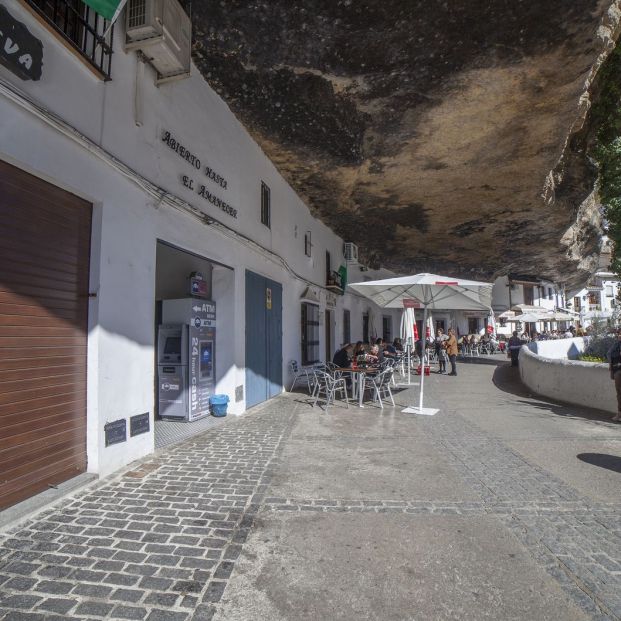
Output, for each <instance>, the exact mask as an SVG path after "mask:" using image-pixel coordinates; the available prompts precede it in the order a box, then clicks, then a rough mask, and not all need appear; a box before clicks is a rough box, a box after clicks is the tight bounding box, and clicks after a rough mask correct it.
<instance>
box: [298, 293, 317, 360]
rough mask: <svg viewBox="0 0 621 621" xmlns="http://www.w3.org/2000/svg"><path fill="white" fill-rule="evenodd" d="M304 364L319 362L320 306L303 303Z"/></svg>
mask: <svg viewBox="0 0 621 621" xmlns="http://www.w3.org/2000/svg"><path fill="white" fill-rule="evenodd" d="M301 320H302V321H301V330H302V364H303V365H307V364H315V363H316V362H319V306H317V305H316V304H309V303H308V302H303V303H302V317H301Z"/></svg>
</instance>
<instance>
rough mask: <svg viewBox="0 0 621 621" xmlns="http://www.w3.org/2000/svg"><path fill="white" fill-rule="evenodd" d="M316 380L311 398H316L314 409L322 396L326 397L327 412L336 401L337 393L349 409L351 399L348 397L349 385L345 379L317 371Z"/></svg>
mask: <svg viewBox="0 0 621 621" xmlns="http://www.w3.org/2000/svg"><path fill="white" fill-rule="evenodd" d="M314 375H315V380H314V386H313V392H312V394H311V396H313V397H315V400H314V401H313V407H315V406H316V405H317V402H318V401H319V400H320V399H321V396H322V394H323V396H324V397H325V403H326V411H328V407H329V406H330V404H331V403H334V401H335V400H336V395H337V393H338V394H340V397H341V399H342V400H344V401H345V403H346V404H347V407H348V408H349V397H348V396H347V383H346V382H345V378H344V377H334V376H332V375H330V373H326V372H325V371H315V373H314Z"/></svg>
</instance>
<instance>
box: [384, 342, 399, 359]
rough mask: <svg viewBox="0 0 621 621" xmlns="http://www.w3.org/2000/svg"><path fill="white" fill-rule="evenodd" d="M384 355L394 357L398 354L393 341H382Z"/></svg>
mask: <svg viewBox="0 0 621 621" xmlns="http://www.w3.org/2000/svg"><path fill="white" fill-rule="evenodd" d="M384 356H388V357H389V358H396V357H397V356H398V353H397V348H396V347H395V346H394V343H384Z"/></svg>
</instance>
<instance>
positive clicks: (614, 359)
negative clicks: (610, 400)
mask: <svg viewBox="0 0 621 621" xmlns="http://www.w3.org/2000/svg"><path fill="white" fill-rule="evenodd" d="M608 365H609V368H610V379H611V380H614V383H615V389H616V390H617V409H618V412H617V414H616V416H613V417H612V420H613V421H615V423H621V330H618V331H617V342H616V343H615V344H614V345H613V346H612V347H611V348H610V349H609V350H608Z"/></svg>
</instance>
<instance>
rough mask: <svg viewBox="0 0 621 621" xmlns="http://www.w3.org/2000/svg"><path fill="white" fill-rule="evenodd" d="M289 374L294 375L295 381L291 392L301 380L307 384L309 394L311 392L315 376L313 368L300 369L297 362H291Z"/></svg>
mask: <svg viewBox="0 0 621 621" xmlns="http://www.w3.org/2000/svg"><path fill="white" fill-rule="evenodd" d="M289 372H290V373H291V374H292V375H293V381H292V382H291V386H290V387H289V392H291V391H292V390H293V387H294V386H295V385H296V383H297V382H298V381H299V380H302V381H304V382H306V386H307V388H308V392H311V379H312V376H313V372H314V368H313V367H300V366H299V365H298V363H297V360H291V361H290V362H289Z"/></svg>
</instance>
